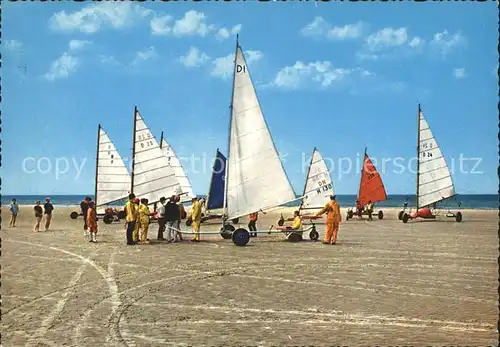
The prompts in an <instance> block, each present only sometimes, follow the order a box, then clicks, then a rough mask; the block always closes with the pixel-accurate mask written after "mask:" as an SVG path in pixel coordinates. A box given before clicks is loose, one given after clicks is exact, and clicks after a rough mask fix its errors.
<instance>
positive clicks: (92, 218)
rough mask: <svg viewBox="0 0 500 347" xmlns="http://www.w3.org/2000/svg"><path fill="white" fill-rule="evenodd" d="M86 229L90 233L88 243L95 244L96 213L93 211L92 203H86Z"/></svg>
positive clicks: (93, 205)
mask: <svg viewBox="0 0 500 347" xmlns="http://www.w3.org/2000/svg"><path fill="white" fill-rule="evenodd" d="M86 215H87V218H86V219H87V223H86V224H87V227H88V229H89V231H90V240H89V242H94V243H96V242H97V212H96V210H95V204H94V202H93V201H89V202H88V209H87V213H86Z"/></svg>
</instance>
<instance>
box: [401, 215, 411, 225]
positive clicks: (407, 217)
mask: <svg viewBox="0 0 500 347" xmlns="http://www.w3.org/2000/svg"><path fill="white" fill-rule="evenodd" d="M402 219H403V223H408V219H410V216H409V215H408V213H405V214H403V218H402Z"/></svg>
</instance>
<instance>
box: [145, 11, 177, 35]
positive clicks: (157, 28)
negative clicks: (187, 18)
mask: <svg viewBox="0 0 500 347" xmlns="http://www.w3.org/2000/svg"><path fill="white" fill-rule="evenodd" d="M172 19H173V18H172V16H168V15H167V16H161V17H155V18H153V19H151V23H150V25H151V33H152V34H153V35H170V34H171V33H172V27H171V26H170V23H171V22H172Z"/></svg>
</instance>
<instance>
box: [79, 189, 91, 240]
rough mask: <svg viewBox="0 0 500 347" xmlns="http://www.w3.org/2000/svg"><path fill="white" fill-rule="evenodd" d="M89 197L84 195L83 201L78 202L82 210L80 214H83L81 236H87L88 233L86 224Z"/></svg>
mask: <svg viewBox="0 0 500 347" xmlns="http://www.w3.org/2000/svg"><path fill="white" fill-rule="evenodd" d="M90 200H91V199H90V197H88V196H87V197H86V198H85V199H83V201H82V202H81V203H80V209H81V210H82V215H83V236H87V234H88V231H87V229H88V226H87V212H88V210H89V202H90Z"/></svg>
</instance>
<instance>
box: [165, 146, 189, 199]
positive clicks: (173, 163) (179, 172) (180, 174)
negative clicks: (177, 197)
mask: <svg viewBox="0 0 500 347" xmlns="http://www.w3.org/2000/svg"><path fill="white" fill-rule="evenodd" d="M161 150H162V151H163V153H164V154H165V156H166V157H167V160H168V164H169V165H170V167H171V168H172V169H173V170H174V173H175V177H176V178H177V181H178V182H179V185H180V187H181V191H182V193H186V194H184V195H183V196H182V199H181V200H189V199H191V198H192V197H194V193H193V188H192V187H191V183H190V182H189V179H188V177H187V175H186V172H184V168H183V167H182V165H181V162H180V160H179V158H178V157H177V155H176V154H175V151H174V149H173V148H172V147H170V145H169V144H168V142H167V141H166V140H165V138H163V137H162V139H161Z"/></svg>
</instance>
